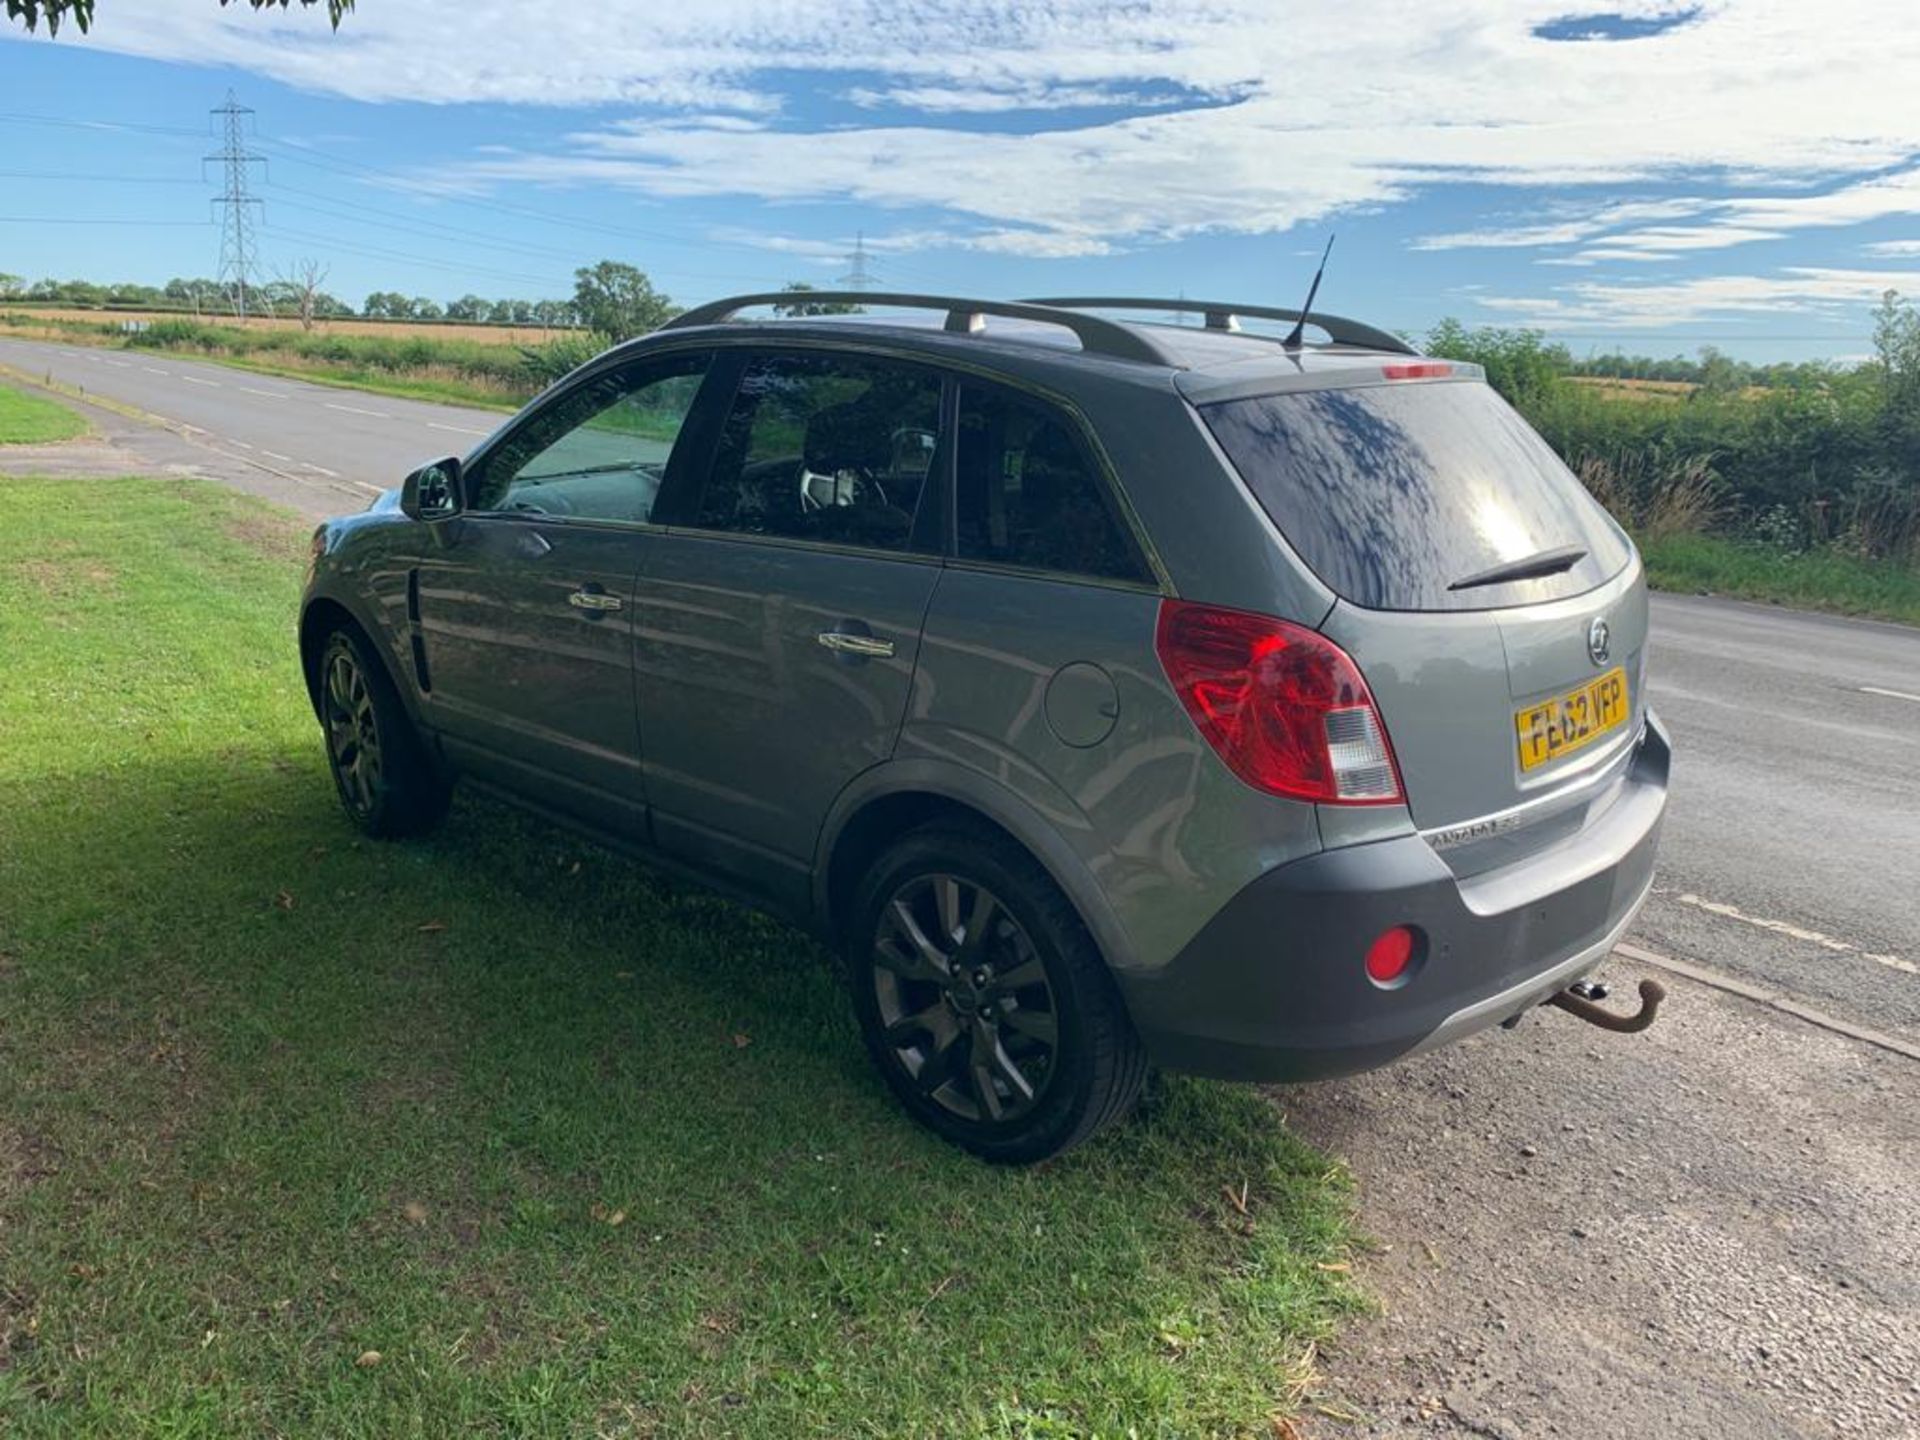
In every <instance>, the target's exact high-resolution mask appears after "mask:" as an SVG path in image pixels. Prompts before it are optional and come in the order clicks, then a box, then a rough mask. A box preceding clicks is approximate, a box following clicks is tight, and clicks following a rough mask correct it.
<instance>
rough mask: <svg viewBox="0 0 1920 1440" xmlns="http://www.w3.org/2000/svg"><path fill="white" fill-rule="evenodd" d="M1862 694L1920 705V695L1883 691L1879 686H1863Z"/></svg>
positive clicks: (1902, 691) (1861, 688)
mask: <svg viewBox="0 0 1920 1440" xmlns="http://www.w3.org/2000/svg"><path fill="white" fill-rule="evenodd" d="M1860 693H1861V694H1862V695H1885V696H1886V697H1888V698H1889V699H1891V700H1911V701H1913V703H1914V704H1916V705H1920V695H1909V694H1908V693H1907V692H1906V691H1904V690H1882V689H1881V688H1880V687H1879V686H1878V685H1862V686H1861V687H1860Z"/></svg>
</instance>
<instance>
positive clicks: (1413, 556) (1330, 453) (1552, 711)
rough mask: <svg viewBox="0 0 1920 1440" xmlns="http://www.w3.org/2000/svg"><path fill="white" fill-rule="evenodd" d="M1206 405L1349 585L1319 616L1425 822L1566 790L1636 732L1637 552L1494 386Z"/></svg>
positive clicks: (1298, 537)
mask: <svg viewBox="0 0 1920 1440" xmlns="http://www.w3.org/2000/svg"><path fill="white" fill-rule="evenodd" d="M1201 414H1202V416H1203V417H1204V418H1205V419H1206V421H1207V424H1208V426H1209V427H1210V428H1211V429H1212V431H1213V433H1214V435H1215V437H1216V438H1217V439H1218V440H1219V441H1220V443H1221V446H1222V448H1223V449H1225V450H1226V452H1227V454H1228V455H1229V457H1230V458H1231V459H1232V460H1233V462H1234V465H1235V467H1236V468H1237V469H1238V470H1239V472H1240V474H1241V477H1242V478H1243V479H1244V480H1245V481H1246V483H1247V484H1248V486H1249V487H1250V488H1251V489H1252V490H1253V492H1254V494H1255V495H1256V496H1257V497H1258V498H1259V500H1260V502H1261V504H1262V505H1263V506H1264V507H1265V508H1266V510H1267V511H1268V513H1269V514H1270V515H1272V517H1273V519H1274V521H1275V522H1276V524H1277V525H1278V526H1279V528H1280V530H1281V532H1282V533H1283V534H1285V535H1286V537H1287V539H1288V541H1289V543H1291V544H1292V546H1293V547H1294V549H1295V550H1296V551H1297V552H1298V553H1299V555H1300V556H1301V558H1302V559H1303V560H1304V561H1305V562H1306V563H1307V564H1308V565H1309V566H1310V567H1311V568H1312V569H1313V570H1314V572H1315V573H1316V574H1317V575H1319V577H1320V578H1321V579H1322V580H1323V581H1324V582H1326V584H1327V586H1328V587H1329V588H1330V589H1331V590H1333V591H1334V593H1335V594H1336V595H1338V596H1339V597H1340V599H1339V602H1338V603H1337V604H1336V605H1335V606H1334V609H1333V611H1332V613H1331V614H1330V615H1329V616H1328V617H1327V619H1326V621H1325V622H1324V624H1323V626H1322V628H1323V629H1324V630H1325V632H1326V633H1327V635H1328V636H1329V637H1330V638H1332V639H1333V640H1334V641H1336V642H1337V643H1338V644H1339V645H1341V646H1342V648H1344V649H1345V650H1347V651H1348V653H1349V654H1351V655H1352V656H1353V657H1354V659H1355V660H1356V661H1357V662H1358V663H1359V665H1360V668H1361V670H1362V672H1363V673H1364V674H1365V675H1366V678H1367V683H1368V685H1369V686H1370V687H1371V688H1372V690H1373V693H1374V697H1375V699H1376V700H1377V701H1378V702H1379V704H1380V709H1381V714H1382V717H1383V718H1384V719H1385V721H1386V724H1387V731H1388V734H1389V736H1390V737H1391V739H1392V742H1393V747H1394V752H1395V756H1396V758H1397V759H1398V761H1399V764H1400V769H1401V775H1402V779H1403V781H1404V783H1405V785H1406V790H1407V800H1408V806H1409V808H1410V810H1411V812H1412V815H1413V818H1414V821H1415V823H1416V824H1417V825H1419V826H1420V827H1421V828H1422V829H1429V830H1430V829H1434V828H1438V827H1456V826H1461V825H1463V824H1466V823H1468V822H1472V821H1476V820H1481V819H1484V818H1486V817H1490V816H1494V815H1498V814H1500V813H1501V812H1504V811H1508V810H1511V809H1512V808H1513V807H1515V806H1517V805H1520V804H1523V803H1524V802H1526V801H1528V800H1530V799H1534V798H1538V797H1540V796H1543V795H1545V794H1548V793H1550V792H1554V791H1557V790H1566V789H1567V788H1568V787H1569V786H1570V785H1573V784H1575V782H1578V781H1579V780H1581V779H1582V778H1585V777H1591V776H1595V775H1598V774H1601V773H1604V772H1606V771H1608V769H1609V767H1610V766H1611V765H1613V764H1614V762H1617V761H1618V760H1620V759H1621V757H1622V756H1623V755H1624V753H1625V752H1626V751H1627V750H1628V749H1629V748H1630V747H1631V745H1632V742H1633V739H1634V737H1635V736H1636V735H1637V734H1638V731H1639V723H1640V719H1641V716H1642V714H1643V713H1644V698H1643V688H1644V674H1643V658H1644V649H1645V639H1646V626H1647V606H1646V596H1645V589H1644V586H1643V585H1642V583H1641V580H1640V572H1639V566H1638V563H1637V560H1636V558H1635V556H1634V554H1633V548H1632V545H1631V544H1630V542H1629V541H1628V540H1627V538H1626V536H1625V535H1624V534H1623V533H1622V532H1621V530H1620V528H1619V527H1618V526H1617V525H1615V524H1614V522H1613V521H1612V519H1611V518H1610V517H1609V516H1608V515H1607V514H1606V512H1605V511H1604V510H1602V509H1601V508H1600V506H1599V505H1598V504H1597V503H1596V502H1595V501H1594V500H1593V499H1592V498H1591V497H1590V496H1589V495H1588V494H1587V493H1586V490H1585V489H1584V487H1582V486H1581V484H1580V482H1579V481H1578V480H1577V479H1576V478H1575V477H1574V476H1573V475H1572V474H1571V472H1569V471H1568V470H1567V468H1566V467H1565V466H1564V465H1562V464H1561V463H1560V461H1559V459H1558V458H1557V457H1556V456H1555V455H1554V454H1553V452H1552V450H1551V449H1550V448H1549V447H1548V446H1547V444H1546V442H1545V441H1543V440H1541V439H1540V437H1539V436H1538V435H1537V434H1535V433H1534V431H1533V430H1532V428H1531V427H1529V426H1528V425H1527V423H1526V422H1525V421H1524V420H1522V419H1521V418H1520V416H1519V415H1518V414H1516V413H1515V412H1514V411H1513V410H1512V409H1511V407H1509V406H1508V405H1507V404H1506V403H1505V402H1504V401H1503V400H1501V399H1500V398H1499V397H1498V396H1497V395H1496V394H1495V393H1494V392H1493V391H1492V390H1491V389H1489V388H1488V387H1487V386H1486V385H1484V384H1481V383H1479V382H1478V381H1464V380H1412V381H1399V382H1389V383H1368V384H1361V385H1348V386H1345V387H1341V388H1329V389H1318V390H1306V391H1294V392H1290V393H1286V394H1279V395H1269V396H1259V397H1254V398H1251V399H1236V400H1229V401H1225V402H1221V403H1219V404H1214V405H1207V406H1204V407H1202V409H1201ZM1542 838H1544V837H1542Z"/></svg>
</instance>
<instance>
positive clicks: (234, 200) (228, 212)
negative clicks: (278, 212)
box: [202, 90, 266, 320]
mask: <svg viewBox="0 0 1920 1440" xmlns="http://www.w3.org/2000/svg"><path fill="white" fill-rule="evenodd" d="M207 113H208V114H210V115H218V116H219V117H220V123H221V127H222V135H223V139H224V142H225V143H223V144H222V145H221V147H220V150H219V152H218V153H217V154H214V155H209V156H207V157H206V160H205V161H203V162H202V163H203V164H204V163H207V162H211V161H214V160H218V161H219V162H220V164H221V167H222V169H223V170H224V172H225V179H226V185H225V189H224V191H223V193H222V194H221V195H220V197H219V198H218V199H216V200H215V201H214V202H213V203H214V205H215V206H217V207H218V208H219V209H220V210H222V211H223V212H224V213H223V215H222V217H221V228H220V270H219V273H218V274H217V275H216V276H215V277H214V279H215V280H216V281H219V282H225V283H229V284H231V286H232V291H231V293H232V296H233V309H234V313H235V314H236V315H238V316H239V317H240V318H241V319H242V320H244V319H246V318H247V285H248V282H249V281H251V280H252V278H253V265H254V253H253V227H254V225H256V224H262V225H264V224H265V223H266V211H265V207H264V206H263V205H261V202H260V201H259V200H256V199H255V198H254V197H253V196H252V195H250V194H249V193H248V192H247V185H248V182H249V181H250V179H251V178H252V170H251V167H252V166H254V165H264V164H266V156H264V155H259V154H256V153H254V152H253V151H251V150H249V149H247V137H246V127H247V125H248V124H249V123H251V122H250V121H249V119H248V117H249V116H251V115H252V114H253V111H252V110H250V109H248V108H247V107H246V106H245V105H242V104H241V103H240V102H239V101H237V100H236V99H234V98H233V92H232V91H231V90H229V91H228V92H227V103H226V104H224V105H220V106H216V107H215V108H214V109H212V110H210V111H208V112H207ZM256 206H259V207H260V208H259V209H255V207H256Z"/></svg>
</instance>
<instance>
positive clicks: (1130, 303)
mask: <svg viewBox="0 0 1920 1440" xmlns="http://www.w3.org/2000/svg"><path fill="white" fill-rule="evenodd" d="M1025 303H1026V304H1028V305H1046V306H1054V307H1057V308H1060V309H1063V310H1172V311H1176V312H1181V313H1185V314H1201V315H1205V316H1206V317H1207V329H1209V330H1238V329H1239V328H1240V324H1239V321H1240V317H1241V316H1243V315H1244V316H1246V317H1247V318H1248V319H1251V320H1284V321H1286V322H1288V323H1289V324H1293V323H1296V322H1298V321H1299V319H1300V312H1299V311H1298V310H1283V309H1280V308H1279V307H1278V306H1274V305H1232V304H1223V303H1221V302H1219V301H1217V300H1186V299H1180V300H1143V299H1138V298H1128V297H1125V296H1106V297H1100V296H1075V297H1073V298H1071V299H1048V300H1028V301H1026V302H1025ZM1306 318H1307V324H1309V325H1317V326H1318V327H1319V328H1320V329H1322V330H1324V331H1326V332H1327V334H1328V335H1330V336H1332V337H1333V343H1334V344H1336V345H1354V346H1358V347H1359V348H1361V349H1363V350H1388V351H1392V352H1393V353H1394V354H1396V355H1418V354H1419V353H1420V352H1419V351H1418V350H1415V349H1414V348H1413V347H1412V346H1411V345H1409V344H1407V342H1406V341H1404V340H1402V339H1401V338H1400V337H1399V336H1398V335H1394V334H1391V333H1389V332H1388V331H1385V330H1378V329H1375V328H1374V327H1373V326H1371V325H1366V324H1362V323H1361V322H1360V321H1358V320H1348V319H1346V318H1345V317H1343V316H1340V315H1323V314H1321V313H1320V312H1319V311H1318V310H1315V311H1314V312H1313V313H1312V314H1310V315H1308V316H1307V317H1306Z"/></svg>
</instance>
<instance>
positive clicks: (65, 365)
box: [0, 340, 507, 515]
mask: <svg viewBox="0 0 1920 1440" xmlns="http://www.w3.org/2000/svg"><path fill="white" fill-rule="evenodd" d="M0 365H10V366H12V367H13V368H14V369H16V370H20V371H23V372H25V373H26V374H28V375H32V376H34V377H36V378H39V379H43V380H44V379H46V378H48V377H51V378H52V379H54V380H56V381H60V382H63V383H65V384H68V385H78V386H80V387H82V388H83V389H84V390H85V391H86V393H87V394H89V395H98V396H104V397H106V398H108V399H110V400H114V401H118V402H119V403H121V404H123V405H132V406H135V407H137V408H139V409H141V410H145V411H148V412H149V413H151V414H154V415H160V416H164V417H165V418H167V419H169V420H172V421H175V422H177V423H179V424H182V425H187V426H191V427H194V428H195V429H197V430H198V431H200V432H201V436H200V439H201V441H202V443H203V444H204V445H205V446H206V447H207V448H211V449H214V450H216V451H219V452H224V453H225V454H226V456H227V457H228V458H229V459H230V460H235V461H238V462H241V463H243V464H245V465H247V466H249V467H250V468H252V469H254V470H256V471H258V472H260V473H265V474H273V473H279V474H282V475H285V476H289V477H292V479H293V480H295V481H297V482H304V483H306V484H307V485H308V487H309V489H310V490H311V491H312V495H311V496H310V498H309V499H308V502H307V503H306V504H303V505H301V507H300V508H302V509H304V510H306V511H307V512H308V513H309V514H314V515H326V514H335V513H338V512H339V511H341V510H345V509H350V508H354V507H353V505H352V504H351V502H350V501H349V502H344V503H343V501H342V500H341V498H340V492H341V491H342V490H343V489H344V490H346V491H348V492H349V493H352V492H358V493H359V494H360V495H361V496H362V497H363V498H362V501H361V503H362V504H364V503H365V499H366V498H370V497H371V495H373V494H376V493H378V492H379V491H381V490H389V489H391V488H392V487H394V486H395V485H398V484H399V483H400V481H401V478H402V477H403V476H405V474H406V473H407V472H408V471H409V470H411V469H413V468H414V467H415V466H418V465H422V464H425V463H426V462H427V461H429V460H437V459H439V458H441V457H442V456H446V455H464V454H465V453H466V452H467V451H468V450H470V449H472V448H473V446H474V445H475V444H476V443H478V441H479V440H480V439H481V438H482V437H484V436H487V435H490V434H492V433H493V431H494V430H495V429H496V428H498V426H499V425H500V423H501V421H503V420H505V419H506V418H507V417H506V416H504V415H502V414H499V413H498V412H496V411H492V410H469V409H462V408H460V407H458V406H453V405H429V404H424V403H422V402H420V401H416V400H399V399H394V398H391V397H389V396H386V395H368V394H366V393H364V392H362V391H358V390H347V389H342V388H339V387H336V386H332V385H312V384H307V383H305V382H303V381H299V380H283V379H281V378H280V377H279V376H277V375H256V374H253V373H252V372H251V371H247V370H236V369H233V368H231V367H229V366H225V365H214V364H209V363H206V362H204V361H194V360H185V359H180V358H178V357H176V356H174V355H173V354H171V353H166V352H156V353H152V354H148V353H146V352H143V351H138V350H95V349H86V348H83V347H81V346H77V345H61V344H58V343H54V342H45V341H33V340H0Z"/></svg>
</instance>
